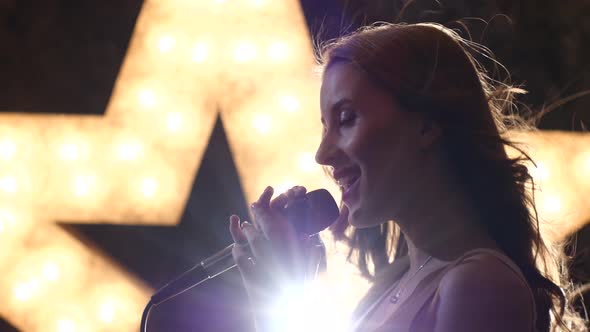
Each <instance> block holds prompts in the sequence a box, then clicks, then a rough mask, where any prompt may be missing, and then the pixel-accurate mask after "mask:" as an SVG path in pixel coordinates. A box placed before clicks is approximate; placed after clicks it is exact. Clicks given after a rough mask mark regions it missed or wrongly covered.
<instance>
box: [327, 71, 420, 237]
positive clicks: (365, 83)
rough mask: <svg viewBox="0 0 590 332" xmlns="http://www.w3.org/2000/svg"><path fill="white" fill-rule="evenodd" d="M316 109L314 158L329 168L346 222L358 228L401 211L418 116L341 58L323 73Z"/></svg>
mask: <svg viewBox="0 0 590 332" xmlns="http://www.w3.org/2000/svg"><path fill="white" fill-rule="evenodd" d="M320 108H321V118H322V120H321V121H322V124H323V128H324V130H323V135H322V141H321V143H320V146H319V148H318V150H317V153H316V161H317V162H318V163H319V164H322V165H327V166H332V167H333V168H334V178H335V179H336V180H337V181H339V185H340V188H341V190H342V191H343V196H342V199H343V203H344V204H345V206H346V208H348V210H349V218H348V220H349V222H350V223H351V224H352V225H354V226H356V227H359V228H363V227H369V226H374V225H377V224H380V223H382V222H385V221H387V220H390V219H394V218H395V217H396V216H398V215H399V214H400V213H403V211H402V208H404V207H405V206H406V205H407V200H408V199H410V198H411V197H413V196H414V195H415V194H417V190H416V189H415V188H413V186H412V184H413V183H414V180H415V179H417V177H418V176H420V165H421V164H423V162H422V159H423V158H422V157H421V155H422V153H420V136H421V135H420V132H421V126H422V121H421V117H420V115H419V114H417V113H412V112H408V111H405V110H403V109H401V107H400V106H399V105H398V104H397V103H396V101H395V100H394V97H393V93H390V92H388V91H386V90H385V89H383V88H381V87H379V86H377V85H376V84H374V83H373V82H372V81H370V80H369V78H368V76H367V75H366V74H365V73H364V72H363V71H361V70H360V69H358V68H357V67H355V66H354V65H352V64H348V63H344V62H339V63H335V64H333V65H331V66H330V67H328V69H327V70H326V72H325V73H324V77H323V81H322V88H321V91H320Z"/></svg>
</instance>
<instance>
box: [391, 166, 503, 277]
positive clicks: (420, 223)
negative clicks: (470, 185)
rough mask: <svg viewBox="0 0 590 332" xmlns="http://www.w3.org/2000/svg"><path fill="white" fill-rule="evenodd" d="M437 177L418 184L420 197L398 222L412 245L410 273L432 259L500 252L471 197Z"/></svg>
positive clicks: (450, 258)
mask: <svg viewBox="0 0 590 332" xmlns="http://www.w3.org/2000/svg"><path fill="white" fill-rule="evenodd" d="M439 169H441V168H439ZM434 175H438V176H425V177H423V179H422V181H421V183H420V184H421V185H420V184H418V186H417V188H418V189H419V190H416V192H419V197H417V198H415V199H412V200H411V201H410V202H409V203H410V204H408V205H407V206H406V207H407V209H405V212H407V213H408V214H405V215H404V214H401V216H398V217H397V218H395V219H394V220H395V221H396V222H397V224H398V225H399V226H400V228H401V231H402V232H403V233H404V235H405V238H406V240H407V243H408V254H409V257H410V270H415V269H417V268H418V267H419V266H420V265H422V264H423V263H424V262H425V261H426V260H427V259H428V257H429V256H432V257H433V258H436V259H439V260H443V261H452V260H455V259H457V258H458V257H460V256H461V255H462V254H463V253H465V252H466V251H468V250H471V249H475V248H497V245H496V244H495V242H494V241H493V239H492V238H491V237H490V236H489V235H488V233H487V232H486V231H485V230H484V229H483V226H482V225H483V224H482V223H481V221H480V217H479V214H478V213H477V211H476V210H475V208H474V207H473V206H472V204H471V201H470V200H469V199H468V196H467V195H465V194H464V193H463V191H462V190H460V189H459V188H458V186H457V185H455V184H454V183H452V182H451V181H449V179H448V177H443V176H440V174H434ZM410 213H411V214H410Z"/></svg>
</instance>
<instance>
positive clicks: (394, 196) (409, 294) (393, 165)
mask: <svg viewBox="0 0 590 332" xmlns="http://www.w3.org/2000/svg"><path fill="white" fill-rule="evenodd" d="M469 49H470V44H468V43H467V42H466V41H464V40H462V39H461V38H460V37H459V36H458V35H456V34H455V33H454V32H452V31H450V30H448V29H446V28H444V27H442V26H439V25H435V24H416V25H399V24H398V25H394V24H384V25H381V26H372V27H367V28H363V29H361V30H359V31H357V32H356V33H354V34H352V35H350V36H347V37H344V38H342V39H340V40H338V41H336V42H334V43H332V44H330V45H328V47H327V48H326V50H325V51H324V53H323V55H324V60H323V66H324V68H323V69H324V71H323V80H322V88H321V96H320V106H321V121H322V124H323V126H324V131H323V136H322V141H321V143H320V146H319V148H318V151H317V154H316V161H317V162H318V163H319V164H322V165H325V166H327V167H328V169H329V170H330V171H331V173H332V176H333V177H334V179H335V180H337V181H338V183H339V184H340V186H341V188H342V190H343V200H342V204H343V205H342V207H341V216H340V218H339V220H338V221H337V222H336V223H335V224H334V225H333V226H332V230H333V232H334V233H335V234H336V235H337V236H339V237H340V238H343V239H346V240H348V241H349V243H350V244H351V247H352V250H353V251H354V252H355V253H356V257H357V258H358V259H357V261H358V265H359V268H360V270H361V271H362V272H363V274H365V275H366V276H367V277H368V278H370V279H372V280H373V286H372V288H371V289H370V290H369V292H368V293H367V295H366V296H365V298H364V299H363V300H362V301H361V303H359V306H358V307H357V310H356V312H355V318H356V325H355V329H356V330H357V331H437V332H462V331H480V332H483V331H490V332H492V331H494V332H496V331H504V332H512V331H514V332H516V331H519V332H521V331H543V332H544V331H550V330H552V329H554V328H557V329H563V330H572V331H586V329H585V328H584V327H583V322H580V319H579V317H576V315H575V313H573V312H572V311H571V310H569V308H568V306H567V304H566V300H565V296H564V294H563V292H562V290H561V288H560V286H561V282H562V280H563V281H566V280H567V278H562V277H564V276H560V275H558V274H556V273H555V271H557V269H556V268H557V267H558V265H557V261H556V260H554V259H552V258H553V257H552V256H551V255H550V254H551V252H550V251H549V250H548V249H547V247H545V245H544V243H543V241H542V239H541V238H540V235H539V231H538V220H537V216H536V210H535V209H534V204H533V203H534V200H533V197H532V196H529V195H530V194H529V192H528V191H526V190H525V185H526V183H527V182H529V181H530V182H531V183H532V178H531V176H530V175H529V173H528V171H527V168H526V166H525V165H524V162H526V161H527V160H528V161H530V158H528V156H527V155H526V154H525V153H522V156H521V157H518V158H510V157H508V156H507V154H506V151H505V147H507V146H511V147H513V148H516V149H517V150H518V148H517V147H516V146H515V145H514V144H513V143H512V142H510V141H508V140H507V138H506V137H505V136H504V135H503V134H504V133H505V131H506V130H507V129H509V128H507V127H506V124H507V123H512V124H515V123H517V121H513V120H514V117H509V116H506V115H503V114H504V113H505V111H509V110H510V106H511V99H512V95H513V94H514V93H515V92H520V91H522V90H519V89H514V88H512V87H510V86H507V85H502V84H498V85H499V87H497V88H494V87H493V86H492V85H491V84H489V83H488V81H489V79H488V78H487V76H486V75H485V73H484V72H483V70H482V69H481V68H480V66H479V65H478V64H477V62H476V61H475V60H474V59H473V57H472V56H471V55H470V53H469V52H468V51H467V50H469ZM503 112H504V113H503ZM506 120H511V121H506ZM522 128H523V127H522V126H521V127H520V129H522ZM518 151H520V150H518ZM304 194H305V188H302V187H295V188H293V189H291V190H289V191H288V192H287V193H284V194H281V195H279V196H278V197H276V198H274V199H273V200H271V198H272V195H273V191H272V188H270V187H269V188H267V189H266V190H265V191H264V193H262V195H261V196H260V198H259V200H258V201H257V202H255V203H254V204H253V205H252V212H253V219H254V220H253V222H254V224H250V223H247V222H245V223H242V225H240V221H239V218H238V217H237V216H232V217H231V218H230V232H231V234H232V236H233V238H234V241H235V242H236V246H235V247H234V258H235V260H236V262H237V264H238V267H239V268H240V271H241V273H242V277H243V280H244V283H245V285H246V289H247V290H248V294H249V296H250V300H251V302H252V305H253V307H254V308H255V309H256V310H255V312H256V320H257V323H258V326H259V328H260V329H261V330H264V329H265V328H268V329H270V330H272V327H271V326H272V325H268V324H270V323H269V322H270V321H272V314H267V313H268V312H267V311H266V310H265V309H264V308H265V306H270V304H269V301H270V300H269V299H270V297H269V294H272V293H273V292H274V291H276V289H277V288H275V287H277V284H280V283H281V282H282V281H283V280H284V279H285V277H286V276H290V277H291V278H292V279H293V278H294V279H297V278H298V276H299V275H300V271H301V269H299V267H298V266H300V264H298V262H300V261H301V259H300V258H299V256H300V252H301V248H302V247H303V245H302V243H301V242H300V241H298V240H297V237H296V235H295V233H294V231H293V229H292V227H291V226H290V225H289V224H288V223H287V222H286V220H285V219H284V217H282V214H281V213H280V211H281V209H283V208H284V206H285V204H288V203H289V202H291V201H293V200H296V199H298V198H300V197H302V195H304ZM529 206H533V209H532V210H529V208H528V207H529ZM345 234H346V235H345ZM244 244H249V246H250V248H252V252H249V251H248V249H247V248H246V246H244ZM251 256H253V257H251ZM370 264H372V265H373V266H374V271H373V272H372V273H371V272H370V269H369V266H370ZM276 271H280V272H281V273H277V272H276ZM566 276H567V275H565V277H566ZM271 281H272V282H271ZM343 291H345V290H343Z"/></svg>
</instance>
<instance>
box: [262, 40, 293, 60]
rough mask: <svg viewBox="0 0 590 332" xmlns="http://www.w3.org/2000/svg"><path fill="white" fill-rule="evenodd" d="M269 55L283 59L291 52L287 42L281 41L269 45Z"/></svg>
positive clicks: (276, 58) (275, 58)
mask: <svg viewBox="0 0 590 332" xmlns="http://www.w3.org/2000/svg"><path fill="white" fill-rule="evenodd" d="M267 52H268V56H269V58H271V59H273V60H282V59H284V58H286V57H287V55H288V54H289V49H288V47H287V44H286V43H284V42H281V41H278V42H274V43H272V44H270V45H269V46H268V50H267Z"/></svg>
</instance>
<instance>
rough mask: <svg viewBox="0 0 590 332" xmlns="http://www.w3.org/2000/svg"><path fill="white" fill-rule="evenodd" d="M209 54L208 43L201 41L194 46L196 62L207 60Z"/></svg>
mask: <svg viewBox="0 0 590 332" xmlns="http://www.w3.org/2000/svg"><path fill="white" fill-rule="evenodd" d="M208 54H209V52H208V50H207V44H205V43H199V44H197V45H195V47H194V48H193V61H194V62H205V60H207V55H208Z"/></svg>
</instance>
